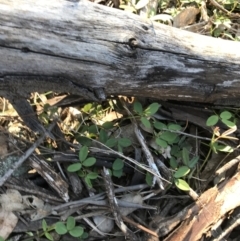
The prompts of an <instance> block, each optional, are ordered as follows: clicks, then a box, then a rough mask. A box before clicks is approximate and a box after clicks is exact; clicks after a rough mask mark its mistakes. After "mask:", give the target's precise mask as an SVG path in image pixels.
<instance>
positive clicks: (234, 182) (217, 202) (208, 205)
mask: <svg viewBox="0 0 240 241" xmlns="http://www.w3.org/2000/svg"><path fill="white" fill-rule="evenodd" d="M239 195H240V172H239V171H238V172H237V173H236V174H235V176H233V177H232V178H230V179H227V180H225V181H224V182H222V183H220V184H219V185H218V186H215V187H213V188H210V189H208V190H207V191H206V192H204V193H203V194H202V195H201V196H200V197H199V199H198V200H197V201H196V203H195V204H192V205H190V206H189V207H186V208H184V209H183V210H182V212H180V213H179V214H177V215H176V216H175V217H168V218H166V219H162V220H161V222H160V223H158V224H155V225H158V228H157V229H158V232H159V235H160V234H161V235H162V234H166V233H167V232H170V231H171V230H173V229H174V228H175V227H176V225H178V224H179V222H181V221H183V222H182V223H181V224H180V225H179V226H178V227H177V229H175V230H174V231H173V232H172V233H171V234H170V235H169V236H168V237H167V238H166V239H164V241H175V240H181V241H188V240H191V241H197V240H200V239H201V237H202V236H203V235H204V234H206V233H207V232H208V231H209V230H210V229H211V227H212V226H213V225H214V224H216V223H217V222H218V221H219V220H221V219H224V218H225V217H226V216H227V215H228V212H230V211H231V210H234V209H235V208H236V207H238V206H240V201H239V198H238V197H239ZM217 235H219V234H217Z"/></svg>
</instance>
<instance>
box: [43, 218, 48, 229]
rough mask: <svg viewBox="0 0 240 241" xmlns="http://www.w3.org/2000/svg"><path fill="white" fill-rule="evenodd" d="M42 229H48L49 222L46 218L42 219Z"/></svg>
mask: <svg viewBox="0 0 240 241" xmlns="http://www.w3.org/2000/svg"><path fill="white" fill-rule="evenodd" d="M42 229H43V231H46V230H47V222H46V220H45V219H43V220H42Z"/></svg>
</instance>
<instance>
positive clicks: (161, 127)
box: [153, 121, 167, 130]
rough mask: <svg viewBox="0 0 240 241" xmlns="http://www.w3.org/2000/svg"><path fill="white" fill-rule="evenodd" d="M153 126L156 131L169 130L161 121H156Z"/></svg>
mask: <svg viewBox="0 0 240 241" xmlns="http://www.w3.org/2000/svg"><path fill="white" fill-rule="evenodd" d="M153 126H154V127H155V128H156V129H158V130H163V129H167V126H166V125H165V124H164V123H162V122H160V121H155V122H154V124H153Z"/></svg>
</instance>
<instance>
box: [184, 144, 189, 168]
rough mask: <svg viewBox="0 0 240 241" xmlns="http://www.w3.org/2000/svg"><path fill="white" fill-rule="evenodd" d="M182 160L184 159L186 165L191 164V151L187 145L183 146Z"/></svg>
mask: <svg viewBox="0 0 240 241" xmlns="http://www.w3.org/2000/svg"><path fill="white" fill-rule="evenodd" d="M182 160H183V163H184V164H185V165H186V166H188V164H189V151H188V150H187V148H185V147H183V149H182Z"/></svg>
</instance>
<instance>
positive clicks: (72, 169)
mask: <svg viewBox="0 0 240 241" xmlns="http://www.w3.org/2000/svg"><path fill="white" fill-rule="evenodd" d="M81 168H82V164H81V163H79V162H78V163H74V164H71V165H69V166H68V168H67V170H68V172H77V171H79V170H80V169H81Z"/></svg>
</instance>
